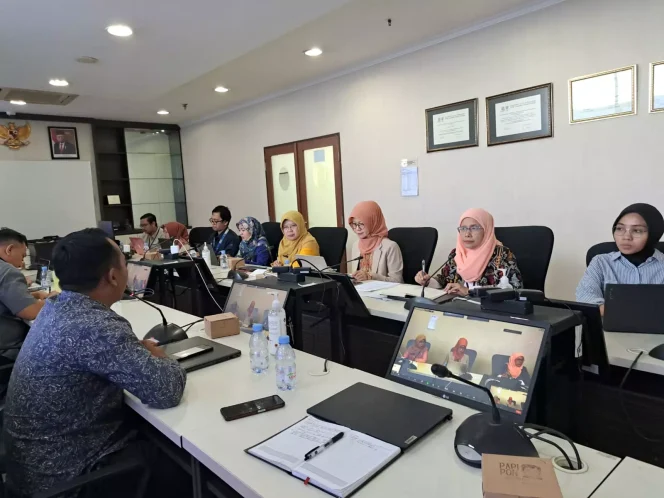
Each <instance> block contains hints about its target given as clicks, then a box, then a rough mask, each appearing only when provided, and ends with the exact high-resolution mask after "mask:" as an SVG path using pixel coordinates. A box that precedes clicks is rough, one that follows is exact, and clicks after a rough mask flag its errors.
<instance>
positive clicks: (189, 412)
mask: <svg viewBox="0 0 664 498" xmlns="http://www.w3.org/2000/svg"><path fill="white" fill-rule="evenodd" d="M160 308H161V309H162V310H163V312H164V314H165V316H166V319H167V320H169V321H170V322H173V323H176V324H179V325H185V324H189V323H191V322H193V321H195V320H196V319H197V317H195V316H192V315H188V314H186V313H182V312H180V311H177V310H174V309H171V308H167V307H164V306H160ZM113 309H114V310H115V311H116V312H117V313H118V314H120V315H122V316H124V317H125V318H127V319H128V320H129V321H130V323H131V324H132V327H133V329H134V332H135V333H136V335H137V336H138V337H139V338H142V337H143V336H144V335H145V334H146V333H147V331H148V330H149V329H150V328H151V327H152V326H154V324H155V323H156V321H158V320H156V319H155V317H154V316H153V315H152V314H151V313H147V312H146V310H145V305H144V304H142V303H140V302H137V301H121V302H119V303H116V304H115V305H114V306H113ZM188 334H189V336H190V337H191V336H197V335H198V336H204V327H203V324H202V323H199V324H196V325H194V326H192V327H191V329H190V330H189V333H188ZM216 341H217V342H219V343H222V344H225V345H227V346H231V347H234V348H236V349H239V350H240V351H241V352H242V356H241V357H240V358H237V359H234V360H230V361H228V362H225V363H221V364H218V365H214V366H211V367H208V368H205V369H202V370H198V371H195V372H192V373H190V374H188V377H187V386H186V389H185V393H184V396H183V399H182V402H181V404H180V405H179V406H177V407H175V408H171V409H168V410H158V409H153V408H149V407H147V406H145V405H143V404H142V403H141V402H140V401H139V400H138V399H137V398H135V397H134V396H133V395H131V394H128V393H127V395H126V403H127V405H128V406H130V407H131V408H132V409H133V410H134V411H135V412H136V413H137V414H138V415H140V416H141V417H142V418H144V419H145V420H146V421H147V422H148V423H149V424H151V425H152V426H154V427H155V428H156V429H157V430H159V431H160V432H161V433H162V434H163V435H164V436H165V437H166V438H168V439H169V440H170V441H171V442H172V443H173V444H174V445H176V446H178V447H181V448H183V449H184V450H185V451H186V452H188V453H189V454H190V455H191V456H192V466H193V467H198V470H195V469H194V470H193V471H192V475H193V481H194V483H193V485H194V496H195V497H199V496H201V493H202V491H201V489H202V485H203V483H202V482H201V478H200V475H201V473H200V467H199V466H200V465H203V466H205V467H207V469H209V470H210V471H211V472H212V473H213V474H214V475H216V476H217V477H218V478H220V479H221V480H222V481H224V482H225V483H227V484H228V485H229V486H231V487H232V488H233V489H235V490H236V491H237V492H238V493H239V494H241V495H242V496H244V497H251V498H258V497H264V498H268V497H283V496H289V497H294V498H297V497H303V498H304V497H313V496H321V497H322V496H324V494H323V492H322V491H319V490H317V489H315V488H312V487H308V486H304V485H303V484H302V482H301V481H299V480H298V479H294V478H292V477H289V476H288V475H287V474H286V473H284V472H283V471H280V470H278V469H276V468H274V467H272V466H270V465H268V464H266V463H264V462H262V461H261V460H259V459H257V458H254V457H252V456H250V455H248V454H246V453H245V451H244V450H245V449H246V448H249V447H250V446H253V445H255V444H256V443H259V442H260V441H263V440H264V439H266V438H268V437H270V436H272V435H274V434H276V433H277V432H279V431H281V430H283V429H285V428H286V427H288V426H290V425H292V424H293V423H295V422H297V421H298V420H300V419H301V418H303V417H305V416H306V410H307V408H309V407H311V406H313V405H314V404H316V403H319V402H320V401H323V400H324V399H326V398H328V397H330V396H332V395H333V394H335V393H337V392H339V391H341V390H343V389H345V388H347V387H350V386H351V385H353V384H355V383H357V382H364V383H366V384H369V385H373V386H376V387H379V388H382V389H387V390H390V391H394V392H397V393H401V394H404V395H406V396H410V397H413V398H417V399H421V400H424V401H427V402H429V403H433V404H436V405H440V406H445V407H448V408H450V409H452V410H453V412H454V417H453V419H452V420H451V421H450V422H446V423H444V424H442V425H440V426H439V427H438V428H436V429H435V430H433V431H432V432H431V433H430V434H429V435H427V436H426V437H425V438H423V439H422V440H421V441H419V442H418V443H417V444H415V445H414V446H413V447H412V448H411V449H409V450H408V451H407V452H406V453H405V454H404V455H403V456H402V457H401V458H400V459H398V460H397V461H396V462H395V463H394V464H393V465H391V466H390V467H389V469H387V470H386V471H385V472H382V473H381V474H379V475H378V476H377V477H376V478H375V479H373V480H372V481H371V482H370V483H368V484H367V485H366V486H365V487H364V488H363V489H362V490H361V491H360V492H359V493H360V496H362V497H367V498H368V497H373V496H375V497H384V496H399V495H407V494H412V483H413V480H414V479H417V483H418V484H417V488H418V489H417V494H418V495H423V496H436V495H438V494H440V492H441V490H444V491H445V495H446V496H454V497H455V498H466V497H468V498H479V497H481V496H482V473H481V470H480V469H475V468H472V467H469V466H467V465H465V464H463V463H462V462H461V461H460V460H459V459H458V458H457V457H456V455H455V452H454V448H453V441H454V435H455V431H456V429H457V428H458V426H459V424H460V423H461V422H463V420H465V419H466V418H467V417H468V416H470V415H472V414H474V413H476V411H475V410H472V409H470V408H467V407H464V406H462V405H457V404H454V403H452V402H450V401H447V400H444V399H442V398H438V397H435V396H433V395H430V394H428V393H425V392H421V391H417V390H415V389H412V388H410V387H406V386H403V385H400V384H397V383H395V382H392V381H389V380H387V379H385V378H381V377H377V376H374V375H371V374H369V373H366V372H363V371H360V370H356V369H351V368H348V367H345V366H342V365H339V364H336V363H332V362H328V370H329V373H328V374H327V375H320V374H321V373H322V371H323V361H324V360H323V359H322V358H319V357H316V356H313V355H310V354H307V353H304V352H301V351H298V352H297V371H298V376H297V388H296V390H294V391H292V392H279V395H280V396H281V397H282V398H283V399H284V401H285V402H286V406H285V408H283V409H279V410H275V411H272V412H268V413H264V414H261V415H257V416H253V417H248V418H244V419H240V420H236V421H233V422H225V421H224V420H223V418H222V417H221V415H220V413H219V409H220V408H221V407H223V406H228V405H233V404H236V403H241V402H245V401H249V400H252V399H257V398H262V397H265V396H269V395H273V394H275V393H277V389H276V386H275V378H274V370H273V368H270V370H269V372H268V374H267V375H263V376H257V375H255V374H253V373H252V372H251V370H250V368H249V359H248V349H249V347H248V344H249V336H248V335H247V334H244V333H241V334H240V335H235V336H231V337H226V338H222V339H217V340H216ZM558 442H560V440H558ZM534 443H535V446H536V448H537V450H538V451H539V452H540V455H541V457H542V458H551V457H553V456H558V454H557V452H556V450H555V448H554V447H553V446H550V445H547V444H545V443H542V442H540V441H534ZM562 444H565V443H562ZM578 449H579V452H580V454H581V459H582V460H583V461H584V462H585V463H587V465H588V469H587V471H586V472H584V473H581V474H572V473H566V472H562V471H559V470H556V473H557V477H558V481H559V483H560V486H561V489H562V492H563V496H564V497H565V498H586V497H589V496H590V495H591V494H592V493H593V491H594V490H595V489H596V488H597V487H598V486H599V485H600V484H601V483H602V481H603V480H604V479H605V478H606V477H607V476H608V475H609V474H610V473H611V471H612V470H613V469H614V467H616V465H617V464H618V463H619V462H620V459H619V458H617V457H614V456H611V455H608V454H606V453H602V452H599V451H596V450H593V449H591V448H587V447H583V446H578Z"/></svg>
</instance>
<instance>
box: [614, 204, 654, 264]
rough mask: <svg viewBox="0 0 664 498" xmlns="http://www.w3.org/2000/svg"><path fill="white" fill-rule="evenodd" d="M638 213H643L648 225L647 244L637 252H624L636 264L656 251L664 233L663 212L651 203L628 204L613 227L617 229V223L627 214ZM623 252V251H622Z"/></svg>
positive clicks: (628, 259)
mask: <svg viewBox="0 0 664 498" xmlns="http://www.w3.org/2000/svg"><path fill="white" fill-rule="evenodd" d="M630 213H636V214H639V215H641V218H643V219H644V220H645V222H646V225H648V240H647V241H646V245H645V246H644V247H643V249H641V250H640V251H639V252H637V253H635V254H623V257H624V258H625V259H626V260H627V261H629V262H630V263H632V264H633V265H634V266H639V265H642V264H643V263H645V262H646V260H647V259H648V258H649V257H650V256H652V255H653V254H654V253H655V249H656V247H657V242H659V239H661V238H662V235H663V234H664V218H662V213H660V212H659V211H658V210H657V208H656V207H654V206H651V205H650V204H642V203H640V204H632V205H631V206H627V207H626V208H625V209H623V210H622V212H621V213H620V214H619V215H618V217H617V218H616V221H614V222H613V228H614V230H615V227H616V225H617V224H618V222H619V221H620V218H622V217H623V216H625V215H626V214H630ZM621 254H622V253H621Z"/></svg>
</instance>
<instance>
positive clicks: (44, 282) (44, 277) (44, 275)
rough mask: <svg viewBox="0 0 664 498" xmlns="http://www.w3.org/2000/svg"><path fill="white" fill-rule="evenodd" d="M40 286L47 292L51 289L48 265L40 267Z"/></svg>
mask: <svg viewBox="0 0 664 498" xmlns="http://www.w3.org/2000/svg"><path fill="white" fill-rule="evenodd" d="M41 286H42V287H43V288H44V289H46V290H47V291H48V292H50V291H51V280H50V278H49V276H48V266H42V267H41Z"/></svg>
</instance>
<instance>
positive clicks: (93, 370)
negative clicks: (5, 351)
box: [4, 229, 186, 496]
mask: <svg viewBox="0 0 664 498" xmlns="http://www.w3.org/2000/svg"><path fill="white" fill-rule="evenodd" d="M52 262H53V266H54V270H55V273H56V274H57V275H58V278H59V280H60V287H61V288H62V293H61V294H60V295H59V296H57V297H53V298H50V299H49V300H47V302H46V304H45V306H44V308H43V309H42V310H41V312H40V313H39V316H38V317H37V319H36V320H35V322H34V324H33V326H32V328H31V330H30V332H29V334H28V336H27V338H26V340H25V342H24V343H23V347H22V349H21V352H20V353H19V356H18V359H17V360H16V365H15V366H14V371H13V373H12V377H11V381H10V383H9V390H8V393H7V404H6V406H5V415H4V431H5V432H4V439H5V445H6V451H7V462H8V468H7V482H8V486H9V487H10V488H11V489H12V490H14V491H20V492H22V493H35V492H37V491H40V490H44V489H48V488H50V487H52V486H53V485H55V484H57V483H59V482H62V481H67V480H69V479H72V478H74V477H76V476H79V475H81V474H83V473H85V472H87V471H89V470H90V469H92V468H95V467H96V466H97V465H98V464H99V463H100V461H107V460H108V458H107V457H109V456H112V455H113V454H115V453H116V452H118V451H120V450H125V449H126V448H127V446H129V445H130V444H133V443H132V436H133V433H132V430H131V427H129V423H128V421H127V420H126V418H125V412H124V411H125V409H126V408H125V406H124V400H123V396H124V394H123V390H124V389H126V390H127V391H129V392H131V393H132V394H134V395H135V396H137V397H138V398H139V399H140V400H141V401H142V402H143V403H146V404H148V405H150V406H153V407H156V408H169V407H173V406H176V405H177V404H178V403H179V402H180V399H181V398H182V393H183V391H184V386H185V382H186V374H185V372H184V370H183V369H182V368H181V367H180V366H179V365H178V363H177V361H175V360H172V359H169V358H167V357H166V355H165V354H164V352H163V350H161V349H160V348H158V347H157V346H155V345H154V344H152V343H151V342H149V341H139V340H138V339H137V338H136V336H135V335H134V333H133V332H132V329H131V325H130V324H129V322H128V321H127V320H125V319H124V318H122V317H121V316H119V315H117V314H116V313H114V312H113V311H111V309H110V307H111V305H112V304H113V303H115V302H116V301H119V300H120V299H121V298H122V294H123V292H124V290H125V287H126V285H127V267H126V264H125V259H124V257H123V255H122V253H121V252H120V249H119V248H118V246H117V245H116V244H115V243H114V242H113V241H112V240H111V239H109V238H107V237H106V235H105V234H104V233H103V232H102V231H101V230H98V229H86V230H82V231H80V232H75V233H72V234H69V235H68V236H67V237H65V238H64V239H62V240H61V241H60V242H59V243H58V244H57V245H56V247H55V249H54V251H53V260H52ZM109 485H112V484H110V483H109ZM110 496H115V495H113V494H111V495H110Z"/></svg>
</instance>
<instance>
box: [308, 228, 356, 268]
mask: <svg viewBox="0 0 664 498" xmlns="http://www.w3.org/2000/svg"><path fill="white" fill-rule="evenodd" d="M309 233H310V234H311V235H313V237H314V238H315V239H316V242H318V247H320V255H321V256H323V257H324V258H325V262H326V263H327V265H328V266H335V265H339V264H341V262H342V261H343V257H344V252H345V251H346V242H348V230H346V229H345V228H344V227H312V228H310V229H309Z"/></svg>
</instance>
